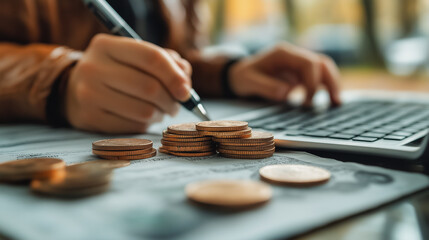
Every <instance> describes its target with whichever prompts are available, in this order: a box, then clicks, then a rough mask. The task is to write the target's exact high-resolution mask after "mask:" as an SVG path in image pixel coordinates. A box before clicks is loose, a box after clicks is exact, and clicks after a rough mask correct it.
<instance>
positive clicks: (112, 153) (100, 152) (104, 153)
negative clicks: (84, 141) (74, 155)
mask: <svg viewBox="0 0 429 240" xmlns="http://www.w3.org/2000/svg"><path fill="white" fill-rule="evenodd" d="M151 152H153V148H148V149H141V150H129V151H127V150H126V151H103V150H97V149H92V153H93V154H95V155H102V156H133V155H141V154H147V153H151Z"/></svg>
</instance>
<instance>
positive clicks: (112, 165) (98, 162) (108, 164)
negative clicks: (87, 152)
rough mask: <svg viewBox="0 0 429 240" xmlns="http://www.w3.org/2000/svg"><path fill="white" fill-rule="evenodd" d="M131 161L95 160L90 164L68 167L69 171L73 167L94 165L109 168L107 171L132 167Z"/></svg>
mask: <svg viewBox="0 0 429 240" xmlns="http://www.w3.org/2000/svg"><path fill="white" fill-rule="evenodd" d="M130 163H131V162H130V161H129V160H93V161H88V162H82V163H76V164H73V165H69V166H67V168H68V169H70V168H73V167H75V168H76V167H81V166H82V165H94V166H96V167H100V168H107V169H115V168H121V167H126V166H128V165H130Z"/></svg>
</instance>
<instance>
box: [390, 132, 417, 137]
mask: <svg viewBox="0 0 429 240" xmlns="http://www.w3.org/2000/svg"><path fill="white" fill-rule="evenodd" d="M391 135H397V136H404V137H409V136H411V135H413V134H412V133H409V132H404V131H397V132H393V133H391Z"/></svg>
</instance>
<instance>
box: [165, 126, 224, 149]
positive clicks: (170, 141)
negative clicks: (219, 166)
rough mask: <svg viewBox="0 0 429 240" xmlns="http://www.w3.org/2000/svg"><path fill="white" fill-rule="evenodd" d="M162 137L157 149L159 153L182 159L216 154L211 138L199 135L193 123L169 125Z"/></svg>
mask: <svg viewBox="0 0 429 240" xmlns="http://www.w3.org/2000/svg"><path fill="white" fill-rule="evenodd" d="M162 136H163V138H162V140H161V143H162V146H161V147H160V148H159V152H162V153H166V154H170V155H175V156H182V157H202V156H210V155H213V154H216V146H215V144H214V142H213V141H212V139H211V137H207V136H203V135H202V134H201V133H199V132H198V131H197V130H196V127H195V123H183V124H174V125H170V126H169V127H168V129H167V131H164V132H163V134H162Z"/></svg>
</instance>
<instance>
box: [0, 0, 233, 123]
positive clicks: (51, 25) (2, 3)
mask: <svg viewBox="0 0 429 240" xmlns="http://www.w3.org/2000/svg"><path fill="white" fill-rule="evenodd" d="M172 2H174V1H169V3H172ZM198 2H199V1H198V0H188V1H179V0H178V1H177V2H176V3H179V4H180V3H183V5H182V7H180V6H179V7H178V5H175V6H174V5H173V6H167V5H168V4H165V3H164V1H161V0H159V3H160V5H161V6H162V8H161V12H160V14H161V15H162V16H163V18H164V19H165V20H166V22H167V23H168V24H167V25H168V41H167V43H166V45H165V46H163V47H168V48H172V49H174V50H176V51H178V52H179V53H180V54H182V55H183V56H184V57H185V58H186V59H187V60H188V61H189V62H190V63H191V65H192V67H193V84H194V88H195V89H196V90H197V91H198V92H199V93H200V94H201V96H202V97H204V96H211V97H213V96H221V95H222V84H221V72H222V69H223V66H224V65H225V63H226V62H227V61H228V57H225V56H218V57H213V58H205V57H203V56H202V55H201V54H200V52H199V48H200V47H201V45H200V44H197V42H198V41H197V39H199V38H201V36H202V35H203V34H201V32H200V31H199V18H198V17H197V14H196V12H195V6H196V5H197V4H198ZM175 11H182V13H183V14H173V13H174V12H175ZM180 16H185V17H183V18H180ZM106 32H107V29H106V28H105V27H104V26H102V25H101V24H100V23H99V22H98V21H97V20H96V18H95V17H94V16H93V15H92V13H91V12H90V11H89V10H87V9H86V7H85V6H84V5H83V3H82V1H71V0H50V1H45V0H0V122H11V121H18V120H33V121H34V120H36V121H44V122H46V120H47V119H46V105H47V104H46V101H47V98H48V96H49V95H50V93H51V88H52V86H53V84H54V82H55V80H56V79H58V78H60V77H62V74H63V71H64V70H65V69H68V66H70V65H71V64H73V63H74V62H75V61H76V60H77V59H78V56H79V54H76V52H74V51H73V50H72V49H74V50H77V51H84V50H85V48H86V47H87V46H88V44H89V42H90V40H91V39H92V37H93V36H94V35H96V34H97V33H106ZM61 79H62V78H61Z"/></svg>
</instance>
